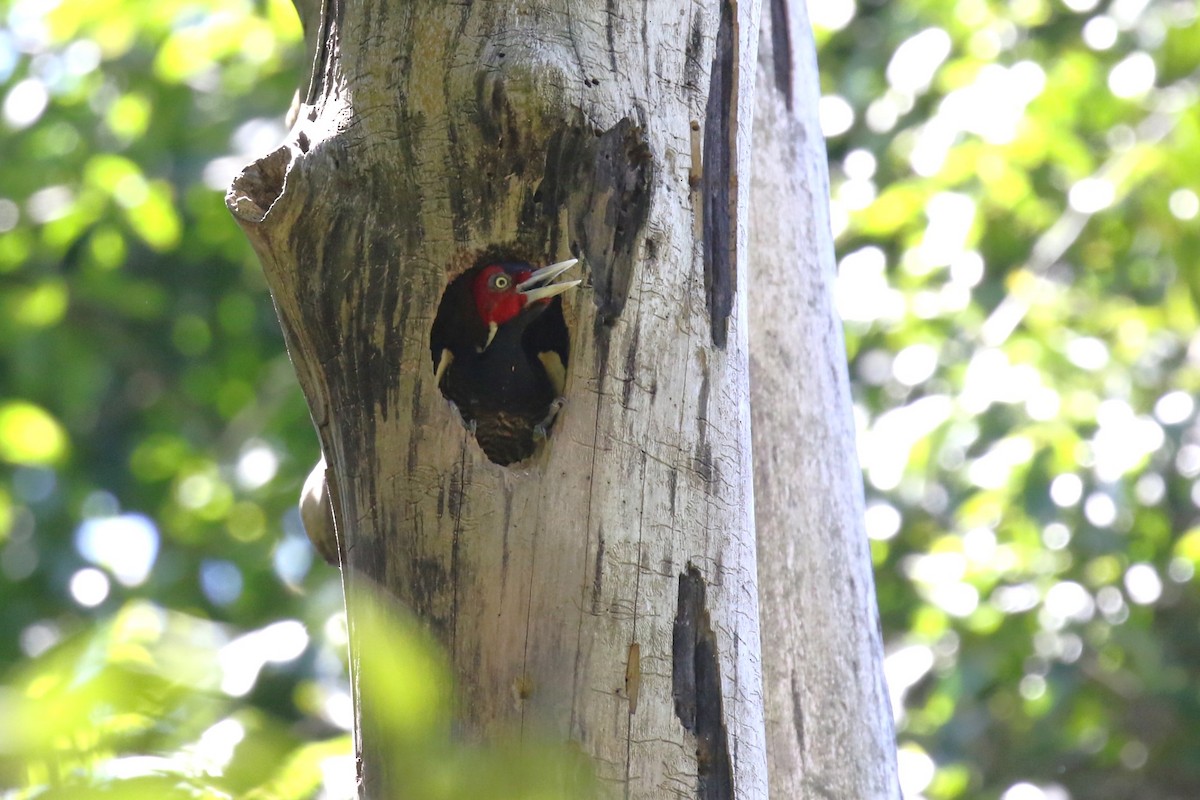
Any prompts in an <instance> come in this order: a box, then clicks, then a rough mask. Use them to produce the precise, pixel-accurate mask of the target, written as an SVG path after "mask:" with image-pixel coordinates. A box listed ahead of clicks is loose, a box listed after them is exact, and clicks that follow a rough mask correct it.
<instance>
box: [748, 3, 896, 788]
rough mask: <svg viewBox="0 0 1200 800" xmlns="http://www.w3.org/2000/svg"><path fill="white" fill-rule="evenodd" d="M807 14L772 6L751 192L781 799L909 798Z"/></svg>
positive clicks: (765, 597) (759, 428)
mask: <svg viewBox="0 0 1200 800" xmlns="http://www.w3.org/2000/svg"><path fill="white" fill-rule="evenodd" d="M818 99H819V86H818V80H817V63H816V56H815V51H814V48H813V43H812V34H811V31H810V29H809V24H808V18H807V13H806V10H805V7H804V3H803V2H802V1H801V0H771V1H770V2H769V3H768V4H766V5H764V8H763V21H762V29H761V38H760V45H759V57H758V87H757V90H756V94H755V108H754V146H753V167H752V169H753V174H752V178H751V189H750V196H751V198H750V208H751V225H750V239H749V241H750V259H749V261H750V287H749V307H750V319H751V325H750V383H751V395H752V409H753V414H752V420H753V423H752V429H753V443H754V444H753V446H754V496H755V522H756V526H757V530H758V547H759V550H758V553H759V559H758V564H759V598H760V603H761V607H762V612H761V613H762V633H763V640H764V641H766V642H768V643H769V644H768V646H767V648H766V650H765V652H764V653H763V683H764V691H765V695H766V709H767V751H768V773H769V775H770V788H771V792H770V794H771V797H773V798H797V799H798V800H800V799H804V798H838V800H841V799H842V798H864V799H865V798H897V799H898V798H899V797H900V788H899V783H898V781H897V774H896V755H895V741H894V733H893V728H892V718H891V708H890V705H889V703H888V695H887V687H886V685H885V683H884V678H883V646H882V641H881V638H882V636H881V632H880V625H879V613H878V610H877V605H876V599H875V588H874V580H873V577H872V572H871V559H870V552H869V550H868V548H867V538H866V534H865V531H864V529H863V525H862V512H863V501H862V475H861V472H860V471H859V468H858V461H857V458H856V456H855V447H854V420H853V417H852V414H851V408H852V406H851V399H850V388H849V379H848V376H847V372H846V355H845V345H844V341H843V338H842V333H841V323H840V321H839V320H838V318H837V315H836V312H835V311H834V308H833V302H832V288H833V278H834V274H835V265H834V253H833V241H832V237H831V234H830V228H829V211H828V208H829V206H828V193H829V176H828V171H827V167H826V156H825V143H824V139H823V138H822V136H821V129H820V125H819V123H818V121H817V100H818Z"/></svg>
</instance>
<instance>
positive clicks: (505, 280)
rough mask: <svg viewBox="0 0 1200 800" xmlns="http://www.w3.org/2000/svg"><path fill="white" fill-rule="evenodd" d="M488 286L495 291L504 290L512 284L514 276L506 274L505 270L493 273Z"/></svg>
mask: <svg viewBox="0 0 1200 800" xmlns="http://www.w3.org/2000/svg"><path fill="white" fill-rule="evenodd" d="M488 286H489V287H490V288H491V290H492V291H493V292H503V291H505V290H507V289H508V287H509V286H512V278H510V277H508V276H507V275H505V274H504V273H503V272H502V273H500V274H499V275H493V276H492V278H491V280H489V281H488Z"/></svg>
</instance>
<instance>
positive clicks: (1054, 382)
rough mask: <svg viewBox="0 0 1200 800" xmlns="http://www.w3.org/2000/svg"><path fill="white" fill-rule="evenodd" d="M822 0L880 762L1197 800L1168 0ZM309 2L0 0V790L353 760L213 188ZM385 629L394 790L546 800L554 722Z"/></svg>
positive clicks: (275, 416) (255, 790)
mask: <svg viewBox="0 0 1200 800" xmlns="http://www.w3.org/2000/svg"><path fill="white" fill-rule="evenodd" d="M811 6H812V7H811V13H812V16H813V21H814V24H815V29H816V35H817V40H818V47H819V58H820V64H821V69H822V83H823V94H824V96H825V99H824V100H823V101H822V107H821V111H822V122H823V127H824V128H825V130H826V133H827V135H828V137H829V154H830V161H831V173H832V174H831V179H832V185H831V190H832V194H833V206H832V217H833V221H834V227H835V234H836V236H837V239H838V250H839V254H840V265H839V274H840V277H839V284H838V292H839V308H840V310H841V311H842V314H843V316H844V318H845V320H846V325H847V340H848V347H849V351H850V356H851V368H852V377H853V379H854V383H855V397H856V411H857V414H858V417H859V420H860V452H861V457H862V462H863V466H864V471H865V475H866V478H867V492H868V509H867V526H868V531H869V533H870V535H871V537H872V548H873V554H874V557H875V560H876V565H877V568H878V569H877V574H878V589H879V598H880V605H881V609H882V613H883V618H884V628H885V636H886V639H887V643H888V660H887V669H888V676H889V680H890V682H891V686H892V689H893V693H894V695H895V702H896V710H897V716H898V729H899V735H900V743H901V766H902V773H903V776H904V783H905V788H906V792H907V793H908V795H909V796H910V797H927V798H930V800H949V799H950V798H983V799H984V800H988V799H990V798H1001V797H1003V798H1004V800H1043V799H1044V800H1063V799H1064V798H1077V799H1079V800H1082V799H1083V798H1086V799H1087V800H1107V798H1128V797H1145V798H1162V799H1163V800H1170V799H1172V798H1180V800H1183V798H1189V799H1190V798H1194V797H1198V796H1200V681H1198V677H1200V676H1198V672H1197V671H1198V670H1200V667H1198V666H1197V665H1198V664H1200V627H1198V624H1197V619H1198V616H1197V612H1198V611H1200V602H1198V601H1200V597H1198V595H1197V592H1196V588H1195V587H1196V585H1195V569H1196V564H1197V562H1200V515H1198V514H1197V505H1198V503H1200V491H1198V490H1197V489H1196V488H1195V487H1194V481H1195V478H1196V477H1197V475H1200V430H1198V429H1197V421H1196V413H1195V394H1196V391H1197V389H1200V339H1198V338H1197V336H1196V334H1195V330H1196V327H1197V303H1198V301H1200V270H1198V269H1197V266H1196V262H1197V256H1198V254H1200V235H1198V234H1197V226H1196V219H1197V217H1198V215H1200V196H1198V192H1200V185H1198V184H1200V177H1198V176H1200V163H1198V162H1200V147H1198V146H1197V145H1198V144H1200V142H1198V141H1197V140H1198V139H1200V112H1197V110H1196V99H1197V98H1196V94H1197V85H1196V81H1197V69H1198V67H1200V21H1198V20H1197V9H1196V5H1195V3H1193V2H1181V1H1171V2H1168V1H1167V0H1108V1H1107V2H1105V1H1102V0H1066V2H1061V3H1060V2H1051V0H1010V1H1009V2H994V1H993V0H958V2H955V3H942V2H934V1H933V0H917V1H916V2H908V3H886V2H883V1H882V0H869V1H866V0H864V2H859V3H856V2H855V0H822V1H821V2H813V3H812V4H811ZM299 36H300V34H299V28H298V24H297V23H296V20H295V14H294V12H293V11H292V9H291V7H290V4H289V3H288V2H287V1H286V0H187V1H186V2H185V1H184V0H161V1H160V2H156V3H129V2H122V1H121V0H58V2H49V1H48V0H18V1H16V2H0V152H3V153H4V160H5V169H4V170H3V171H2V172H0V365H2V366H0V369H2V374H3V376H4V382H3V386H2V387H0V598H2V600H3V607H4V611H5V613H4V614H3V615H0V663H4V664H7V665H10V667H9V669H7V670H6V671H5V674H4V676H3V678H2V680H3V684H2V685H0V787H12V788H10V789H9V790H8V791H6V792H4V791H3V789H0V792H3V794H2V796H4V797H10V798H18V797H21V798H24V797H33V796H37V797H40V798H47V797H70V798H87V797H92V796H95V797H115V796H121V797H147V798H149V797H154V798H170V797H214V798H216V797H248V798H256V799H258V800H266V799H267V798H303V797H311V796H313V795H314V794H319V795H320V796H322V797H328V798H340V797H343V796H345V794H346V793H348V791H349V789H348V788H347V786H348V782H349V781H352V776H353V768H352V765H351V761H350V758H349V755H348V753H349V743H348V738H347V734H346V731H347V730H348V729H349V726H350V724H351V716H352V707H351V702H350V698H349V693H348V685H347V682H346V678H345V655H344V651H345V630H344V621H343V618H342V616H341V608H342V603H341V594H340V586H339V584H338V582H337V580H336V575H335V573H334V572H333V571H332V570H330V569H329V568H327V567H325V566H324V565H323V564H321V563H313V559H312V554H311V551H310V549H309V547H308V544H307V541H306V540H305V539H304V537H303V533H302V531H301V530H300V527H299V520H298V515H297V514H296V512H295V511H294V501H295V498H296V492H297V488H298V487H299V486H300V484H301V482H302V479H303V475H304V473H305V472H306V470H307V467H308V465H310V464H312V463H313V462H314V461H315V459H316V455H317V453H316V443H315V439H314V437H313V435H312V433H311V428H310V425H309V421H308V416H307V412H306V409H305V408H304V404H303V401H302V399H301V397H300V395H299V392H298V391H297V390H296V386H295V382H294V378H293V376H292V372H291V368H290V366H289V364H288V362H287V359H286V356H285V355H284V352H283V343H282V339H281V337H280V334H279V331H278V326H277V323H276V321H275V318H274V314H273V312H272V310H271V307H270V303H269V301H268V299H267V295H266V291H265V288H264V285H263V282H262V277H261V272H260V270H259V267H258V265H257V263H256V261H255V260H254V258H253V256H252V254H251V252H250V250H249V248H248V246H247V244H246V242H245V240H244V238H243V236H242V235H241V233H240V232H239V231H238V230H237V229H236V227H235V226H234V225H233V223H232V221H231V219H230V218H229V216H228V214H227V212H226V211H225V209H224V207H223V204H222V202H221V196H222V194H223V192H224V190H225V187H226V186H227V185H228V182H229V179H230V178H231V177H232V175H233V174H234V173H235V172H236V170H237V169H239V168H240V167H241V166H242V165H243V164H244V163H246V162H247V161H248V160H250V159H251V158H253V157H255V156H258V155H260V154H261V153H263V152H266V151H267V150H268V149H269V148H271V147H272V146H274V145H275V144H276V143H277V142H278V141H279V140H280V139H281V137H282V135H283V129H282V122H281V120H282V117H283V113H284V111H285V109H286V107H287V104H288V102H289V100H290V98H291V95H292V92H293V90H294V88H295V87H296V86H297V85H298V83H299V82H300V80H301V79H302V75H301V72H302V67H301V61H302V59H303V56H302V53H301V47H300V41H299ZM386 625H390V626H395V625H399V626H400V627H399V628H398V629H395V630H393V629H392V628H386V629H384V630H386V631H389V632H384V633H378V634H376V640H377V641H384V642H387V643H388V645H387V647H386V648H385V649H387V650H388V651H389V652H390V655H389V658H392V659H394V660H395V662H396V663H403V664H407V665H409V666H408V672H407V674H408V675H410V677H409V678H408V679H406V680H398V679H397V678H396V676H395V675H389V676H388V677H387V680H386V683H387V685H388V687H390V688H389V689H388V690H387V691H385V692H384V693H383V694H384V696H386V698H387V702H383V703H381V704H380V709H379V715H380V716H379V718H380V720H381V721H382V723H383V728H384V730H385V734H386V735H388V736H391V737H394V742H395V744H396V746H397V747H398V748H400V749H401V750H402V751H403V752H406V753H410V754H411V755H412V758H413V759H414V761H413V762H412V763H414V764H415V763H423V762H425V761H432V762H434V763H437V764H440V765H441V766H440V767H439V769H438V770H436V771H434V772H429V773H427V774H425V773H422V774H421V775H420V776H419V777H417V778H415V780H421V781H425V782H426V783H424V784H422V791H423V792H425V794H424V796H425V797H428V798H437V797H456V796H470V797H487V796H495V797H541V796H545V797H551V796H553V795H552V794H551V791H552V790H551V788H550V787H549V785H548V784H547V782H546V775H547V774H549V773H552V772H553V770H547V769H546V764H547V763H553V764H557V765H558V766H560V767H564V768H569V764H570V758H569V757H567V758H566V760H564V761H562V762H561V763H560V762H559V761H556V760H554V759H552V760H551V762H542V761H536V762H535V761H528V760H525V759H523V758H522V757H520V756H519V755H518V754H513V753H508V752H504V751H478V750H455V749H450V748H449V746H448V745H446V744H445V743H444V741H443V740H442V739H440V738H439V736H438V735H436V734H437V731H438V726H439V725H440V724H442V722H441V720H442V718H443V716H444V715H443V713H442V712H444V711H445V707H444V692H445V689H444V687H442V688H439V687H438V686H436V685H431V684H429V683H428V680H429V679H430V678H429V676H431V675H436V674H438V671H437V670H436V669H431V668H430V664H432V663H435V662H436V660H437V658H438V656H437V655H436V654H435V653H434V652H433V651H431V650H427V649H423V648H425V647H426V646H425V645H423V644H421V643H420V640H419V637H417V636H415V635H413V633H412V631H411V626H407V627H406V623H403V622H400V623H396V622H390V623H386ZM394 648H396V649H395V652H391V650H393V649H394ZM370 675H371V673H370V671H369V670H368V671H367V672H365V673H364V682H365V685H367V686H368V687H369V686H371V685H373V683H374V679H373V678H371V677H370ZM397 685H403V686H405V687H407V688H408V689H409V690H410V691H405V692H396V691H395V687H396V686H397ZM405 748H407V749H405ZM555 758H557V756H556V757H555Z"/></svg>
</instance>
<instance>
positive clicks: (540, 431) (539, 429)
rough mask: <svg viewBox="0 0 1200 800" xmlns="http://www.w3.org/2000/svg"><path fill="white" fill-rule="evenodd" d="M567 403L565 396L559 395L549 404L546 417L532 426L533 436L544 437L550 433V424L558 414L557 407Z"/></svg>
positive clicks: (559, 407) (535, 437)
mask: <svg viewBox="0 0 1200 800" xmlns="http://www.w3.org/2000/svg"><path fill="white" fill-rule="evenodd" d="M566 403H567V398H565V397H560V398H558V399H557V400H555V401H554V402H552V403H551V404H550V413H548V414H546V418H545V419H543V420H542V421H541V422H539V423H538V424H537V425H534V426H533V438H534V439H545V438H546V437H547V436H548V435H549V433H550V426H551V425H553V424H554V418H555V417H557V416H558V412H559V409H561V408H562V407H563V406H564V405H566Z"/></svg>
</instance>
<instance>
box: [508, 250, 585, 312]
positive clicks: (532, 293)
mask: <svg viewBox="0 0 1200 800" xmlns="http://www.w3.org/2000/svg"><path fill="white" fill-rule="evenodd" d="M578 263H579V259H577V258H568V259H567V260H566V261H560V262H558V263H557V264H551V265H550V266H548V267H542V268H541V269H538V270H534V272H533V274H532V275H530V276H529V278H528V279H526V280H523V281H521V282H520V283H518V284H517V292H518V293H520V294H521V295H523V296H524V297H525V301H526V302H527V303H532V302H534V301H535V300H548V299H550V298H551V297H554V296H555V295H559V294H562V293H563V292H565V291H567V290H568V289H573V288H574V287H576V286H578V285H579V284H581V283H583V281H582V280H574V281H562V282H560V283H550V282H549V281H553V280H554V279H555V278H557V277H558V276H559V275H562V274H563V273H564V272H566V271H567V270H569V269H570V268H571V267H573V266H575V265H576V264H578Z"/></svg>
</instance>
